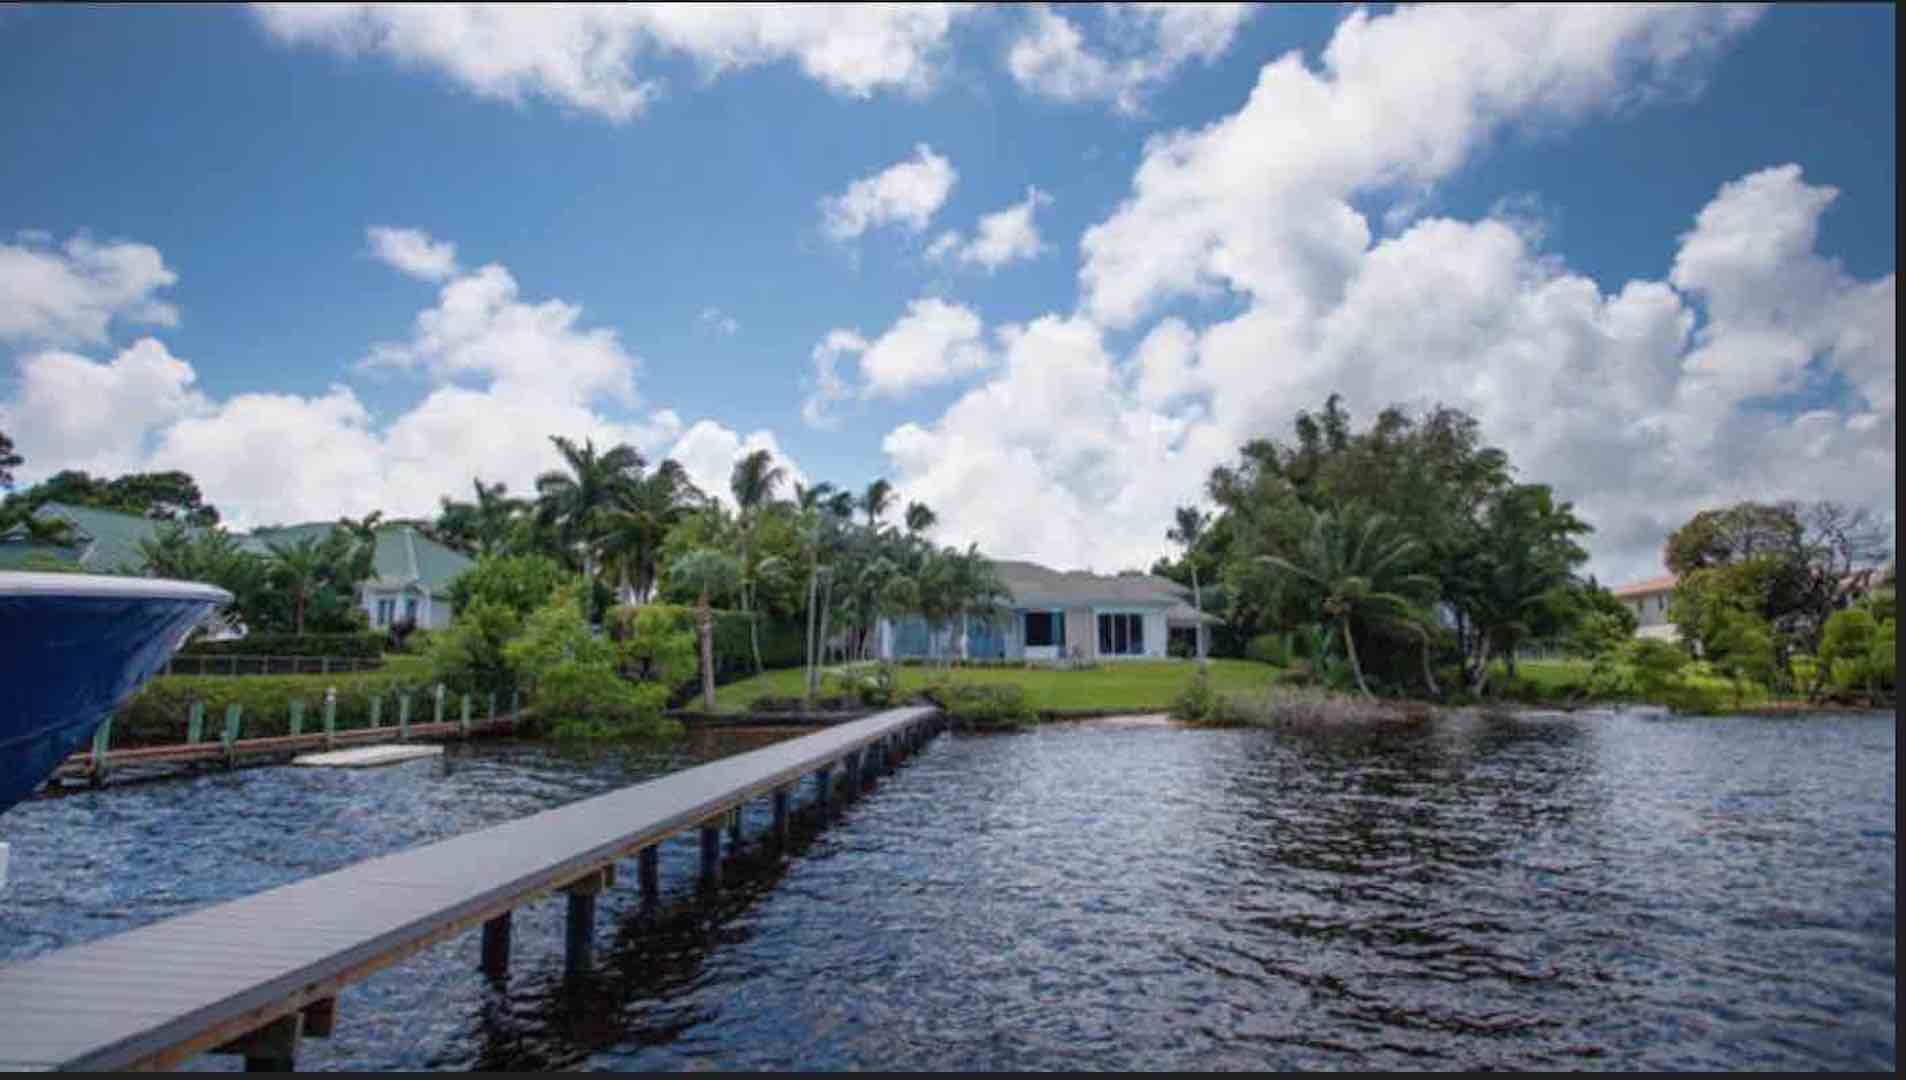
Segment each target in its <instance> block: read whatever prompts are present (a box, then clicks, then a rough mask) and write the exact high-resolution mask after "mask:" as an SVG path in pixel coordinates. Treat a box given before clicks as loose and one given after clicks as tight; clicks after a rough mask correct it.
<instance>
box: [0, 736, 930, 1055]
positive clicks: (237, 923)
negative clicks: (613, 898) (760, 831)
mask: <svg viewBox="0 0 1906 1080" xmlns="http://www.w3.org/2000/svg"><path fill="white" fill-rule="evenodd" d="M938 716H939V714H938V713H937V711H936V710H934V709H932V708H930V707H924V706H914V707H908V708H901V709H892V710H888V711H886V712H883V713H880V714H878V715H875V716H870V717H867V718H865V719H863V720H858V721H855V722H852V723H848V724H841V725H839V726H836V727H832V728H827V729H825V730H822V731H819V732H816V733H814V734H812V735H805V736H802V737H800V738H796V739H791V740H789V741H787V742H783V743H778V744H775V745H773V746H768V747H764V748H762V749H759V750H754V751H750V752H748V753H744V754H738V755H736V756H734V757H729V758H724V759H722V760H719V761H713V762H710V763H708V764H706V765H700V766H696V767H694V768H690V769H685V770H682V771H681V772H677V773H672V774H670V775H667V776H664V777H661V778H659V779H656V780H651V781H648V782H646V783H642V784H637V785H634V786H632V787H628V788H623V789H621V790H619V791H614V792H611V793H609V794H606V795H599V796H596V797H594V798H590V799H584V800H582V801H580V802H575V803H571V804H569V805H567V806H562V807H558V808H556V809H553V810H547V811H544V812H542V813H539V814H535V815H532V816H530V817H526V818H521V819H519V820H516V821H511V822H506V823H504V824H501V825H496V826H493V827H490V828H487V829H482V830H480V831H477V832H472V833H466V834H464V835H462V836H457V837H453V838H451V839H449V840H443V841H440V842H437V843H433V844H428V845H425V846H423V847H419V848H414V849H412V850H410V851H404V852H399V853H396V854H392V855H386V856H383V857H381V858H376V859H370V860H367V861H365V862H361V863H357V864H356V865H353V866H349V867H346V868H344V869H342V870H337V871H334V872H332V873H329V874H323V875H320V876H317V877H312V878H307V879H305V880H303V881H298V882H294V883H292V884H290V885H285V886H281V887H279V888H276V889H271V890H269V891H266V892H262V893H258V894H256V895H253V896H248V897H245V898H243V899H239V900H233V901H230V902H228V903H223V904H217V905H214V906H212V907H208V908H204V909H201V910H199V911H195V912H192V913H189V914H186V915H182V916H178V917H176V918H171V919H167V920H164V921H162V922H157V923H153V924H152V925H150V926H145V927H141V928H140V929H137V930H132V931H128V932H126V933H123V934H118V935H115V936H113V937H108V938H103V939H101V940H99V941H94V942H90V943H87V944H83V945H77V946H74V947H72V948H67V949H61V950H58V951H56V952H52V953H48V954H46V955H44V956H39V957H36V958H34V959H31V960H27V961H24V962H22V963H19V964H14V965H11V966H8V967H4V968H0V1002H4V1003H5V1004H4V1007H0V1068H7V1067H11V1068H15V1069H86V1070H106V1069H123V1068H171V1067H175V1066H177V1065H178V1064H180V1063H181V1062H184V1061H185V1060H187V1059H189V1058H191V1057H193V1056H195V1055H197V1054H200V1053H205V1052H208V1051H210V1052H225V1053H235V1054H243V1055H244V1056H245V1058H246V1063H247V1065H248V1067H266V1068H269V1067H274V1066H275V1067H289V1066H290V1065H291V1064H292V1062H293V1055H294V1053H295V1048H296V1045H297V1041H298V1039H299V1038H300V1037H322V1036H324V1035H327V1034H329V1032H330V1029H331V1025H332V1023H333V1018H334V1014H335V1008H336V1000H337V995H338V992H339V991H340V990H341V989H342V988H344V987H345V986H348V985H350V984H352V983H354V982H357V981H359V980H362V979H364V978H365V977H367V976H369V975H370V974H372V973H373V972H376V971H378V970H379V969H381V968H384V967H386V966H388V965H390V964H392V963H395V962H397V961H398V960H401V959H403V958H404V957H406V956H408V955H410V954H411V953H414V952H416V951H417V950H419V949H422V948H424V947H425V946H427V945H430V944H432V943H434V942H437V941H441V940H443V939H445V938H447V937H450V936H451V935H453V934H457V933H460V932H462V931H464V930H466V929H469V928H471V927H474V926H476V925H477V924H479V923H481V924H483V948H482V964H481V966H482V967H483V969H485V970H488V971H491V972H497V971H500V970H503V969H505V968H506V967H507V964H508V955H509V926H510V924H509V913H510V911H511V910H512V909H514V908H515V907H517V906H519V905H521V904H523V903H525V902H528V901H530V900H532V899H535V898H536V897H538V896H541V895H544V894H547V893H551V892H555V891H563V892H567V893H568V895H569V905H570V906H569V934H568V946H567V948H568V954H567V961H568V965H569V967H570V969H571V970H575V969H577V968H579V967H585V966H586V965H587V964H588V963H589V961H590V956H591V951H590V950H591V948H592V945H591V940H592V938H591V935H592V933H593V920H594V901H595V896H596V894H597V893H598V892H599V891H600V890H601V889H602V888H604V887H607V886H609V885H612V884H613V883H614V877H615V874H614V867H615V862H616V860H617V859H621V858H626V857H630V856H637V857H639V858H640V860H641V862H640V878H639V881H640V886H641V889H642V892H643V895H644V897H645V898H647V899H653V898H654V897H655V895H656V894H657V892H658V890H659V885H658V883H657V881H656V877H657V866H658V862H659V860H658V859H657V856H656V848H655V845H657V844H658V843H660V842H661V841H662V840H664V839H666V838H667V837H669V836H671V835H674V834H676V833H680V832H683V831H686V830H689V829H695V828H700V829H701V833H702V848H701V850H702V882H703V884H705V885H706V884H710V883H712V882H713V881H716V880H718V878H719V865H720V846H721V835H722V830H723V829H724V828H725V829H727V830H728V832H729V835H730V837H731V843H732V842H734V841H735V840H738V839H739V832H738V825H737V824H736V823H737V822H738V820H739V819H738V817H737V818H734V819H730V817H729V812H730V811H733V810H736V809H737V808H739V807H740V806H741V805H742V804H744V803H746V802H748V801H750V800H752V799H755V798H759V797H763V796H768V797H772V798H773V799H774V811H775V813H774V821H775V824H774V831H775V833H776V834H777V837H778V838H779V839H780V840H782V841H785V839H786V835H787V818H788V813H789V811H788V807H789V800H790V796H791V792H792V789H793V786H794V785H795V784H797V783H799V782H800V781H801V780H802V779H803V778H804V777H806V776H808V775H814V776H816V777H817V779H818V780H819V784H820V787H819V790H820V792H821V795H822V798H823V799H826V798H828V797H829V796H830V794H831V791H832V784H831V781H830V777H831V776H833V775H836V773H835V770H836V769H839V770H840V772H839V774H838V775H840V776H842V777H844V779H845V780H846V782H847V785H848V789H849V790H850V791H853V792H857V791H858V789H859V786H860V785H861V784H862V783H863V781H864V778H865V777H866V776H867V775H868V774H869V772H870V771H871V770H874V769H878V768H881V767H883V766H890V765H891V764H892V763H893V762H894V761H895V760H897V758H898V757H899V755H901V754H904V753H905V752H907V751H908V750H911V749H913V748H916V747H917V746H919V745H921V744H922V743H923V742H924V740H925V739H926V738H928V737H929V736H930V735H931V732H932V730H933V729H934V727H935V726H936V725H937V722H938Z"/></svg>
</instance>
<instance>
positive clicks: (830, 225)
mask: <svg viewBox="0 0 1906 1080" xmlns="http://www.w3.org/2000/svg"><path fill="white" fill-rule="evenodd" d="M958 178H959V173H958V172H956V171H955V170H954V168H953V163H952V162H950V161H948V160H947V159H946V158H943V157H941V156H940V155H938V154H936V153H934V152H933V148H932V147H930V146H928V145H927V144H926V143H920V144H919V145H917V146H915V147H914V148H913V156H912V157H910V158H908V159H906V160H904V161H899V162H895V163H894V164H892V165H889V166H888V167H887V168H885V169H882V170H881V171H880V172H877V173H875V174H873V175H872V176H865V177H862V178H861V179H859V180H856V181H854V182H853V183H851V184H849V185H847V190H846V191H843V192H841V193H840V194H839V195H829V196H826V197H824V198H822V199H821V216H822V223H821V228H822V230H823V231H824V232H826V233H827V235H828V236H829V237H831V238H832V239H834V240H839V241H843V242H844V241H848V240H854V239H856V238H858V237H859V236H860V235H861V234H862V233H864V232H866V231H867V230H868V229H873V228H878V227H879V226H882V225H899V226H901V227H902V228H905V229H907V230H908V231H910V232H916V233H917V232H919V231H921V230H922V229H925V228H926V227H927V223H928V222H930V221H932V220H933V215H934V214H935V213H937V212H938V211H939V209H940V207H941V206H943V205H945V204H946V197H947V195H948V194H949V193H951V192H952V190H953V182H954V181H955V180H957V179H958Z"/></svg>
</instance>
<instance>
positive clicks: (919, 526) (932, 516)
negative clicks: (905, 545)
mask: <svg viewBox="0 0 1906 1080" xmlns="http://www.w3.org/2000/svg"><path fill="white" fill-rule="evenodd" d="M906 520H907V535H909V536H920V535H923V534H924V533H925V532H926V531H927V530H928V529H931V528H932V527H933V526H935V525H937V524H939V521H940V515H938V514H936V513H934V512H933V509H932V508H931V507H929V506H928V505H927V504H926V503H920V502H912V503H908V504H907V519H906Z"/></svg>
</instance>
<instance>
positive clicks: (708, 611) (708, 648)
mask: <svg viewBox="0 0 1906 1080" xmlns="http://www.w3.org/2000/svg"><path fill="white" fill-rule="evenodd" d="M695 629H696V630H698V631H699V632H700V634H701V639H702V641H701V644H702V709H703V711H705V712H711V713H712V712H714V711H715V612H714V609H713V608H711V607H710V606H709V604H708V594H707V593H702V594H701V598H700V599H699V600H697V601H695Z"/></svg>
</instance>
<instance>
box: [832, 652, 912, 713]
mask: <svg viewBox="0 0 1906 1080" xmlns="http://www.w3.org/2000/svg"><path fill="white" fill-rule="evenodd" d="M896 675H897V672H896V671H895V669H894V665H893V664H891V663H889V662H887V661H876V662H875V663H872V664H866V665H855V666H854V667H851V668H848V669H847V670H844V671H838V672H830V673H829V674H828V675H827V677H826V678H825V679H824V680H823V681H824V684H825V685H827V686H830V687H832V688H833V689H835V690H836V691H837V692H839V693H841V694H843V695H847V696H851V697H853V698H854V699H856V700H857V701H858V702H859V703H860V704H861V705H863V706H865V707H867V708H872V709H884V708H886V707H888V706H889V705H892V704H893V703H894V699H895V698H897V697H898V696H899V692H900V686H899V682H898V680H897V678H896Z"/></svg>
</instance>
